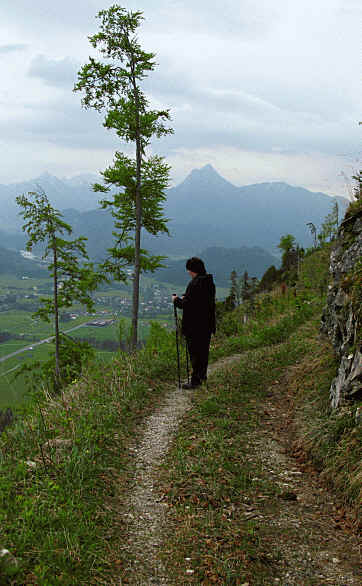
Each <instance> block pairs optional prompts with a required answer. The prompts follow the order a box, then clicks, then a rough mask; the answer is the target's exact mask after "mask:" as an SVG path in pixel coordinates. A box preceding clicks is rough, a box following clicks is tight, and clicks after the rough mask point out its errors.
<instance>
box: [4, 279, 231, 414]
mask: <svg viewBox="0 0 362 586" xmlns="http://www.w3.org/2000/svg"><path fill="white" fill-rule="evenodd" d="M187 282H188V275H185V287H186V284H187ZM51 286H52V282H51V279H50V278H42V279H39V278H22V277H16V276H14V275H6V274H2V275H0V333H2V334H4V333H6V338H5V339H4V341H3V342H0V359H1V358H4V357H6V356H8V355H9V354H12V353H13V352H16V351H18V350H20V349H22V348H24V349H25V348H27V349H26V350H24V352H22V353H19V354H17V355H16V356H13V357H10V358H7V359H6V360H4V361H3V362H0V409H4V408H5V407H14V406H16V405H21V404H22V403H23V402H24V398H25V397H26V384H25V378H24V375H20V376H19V377H17V378H16V379H14V375H15V374H16V371H17V370H18V369H19V368H20V367H21V366H22V365H23V364H26V363H30V362H33V361H44V360H46V359H47V358H48V357H49V354H50V351H51V350H52V349H53V345H52V343H48V342H47V341H46V340H47V339H49V338H50V337H52V336H53V325H52V324H51V323H46V322H44V321H41V320H40V319H38V318H33V317H32V316H33V313H34V306H37V304H38V300H39V298H40V297H43V296H47V295H48V294H49V292H50V291H51ZM183 291H184V288H183V287H176V286H175V285H173V284H172V283H158V282H156V281H155V280H154V279H153V278H152V276H143V277H142V279H141V305H140V316H139V340H140V341H145V340H146V338H147V336H148V335H149V332H150V324H151V322H158V323H159V324H161V325H163V326H164V327H166V328H168V329H170V328H172V327H173V326H174V314H173V308H172V304H171V293H173V292H177V293H178V294H179V295H182V293H183ZM227 293H228V291H227V289H222V288H217V297H218V298H223V297H225V296H226V295H227ZM1 296H2V297H1ZM6 296H8V297H7V298H6ZM9 296H10V297H11V299H10V300H9ZM94 297H95V313H94V314H93V315H87V314H86V313H85V312H84V308H83V307H81V306H80V305H74V306H73V307H72V308H69V309H67V310H66V312H65V313H67V314H68V317H67V319H66V321H65V320H63V321H61V323H60V327H61V330H62V331H64V332H67V333H68V335H69V336H70V337H71V338H73V339H77V340H88V341H89V342H90V343H92V341H93V344H94V345H95V348H96V356H97V358H98V359H99V360H102V361H107V362H108V361H109V360H111V359H112V357H113V356H114V354H115V352H116V351H117V349H118V341H119V320H120V319H121V320H122V324H123V333H122V341H123V342H126V341H127V337H128V334H129V331H130V326H131V317H130V302H131V286H124V285H119V284H118V283H114V287H113V286H111V287H110V286H105V287H104V289H103V290H99V291H97V292H96V293H95V296H94ZM122 299H123V300H124V302H125V305H122V303H121V302H122ZM2 303H3V305H2ZM9 304H10V307H9ZM11 304H13V305H11ZM19 304H20V307H21V309H17V306H19ZM127 304H128V305H127ZM28 305H29V310H28V309H27V306H28ZM180 315H181V312H180ZM103 320H104V321H108V320H112V321H113V323H110V324H108V325H105V326H96V325H94V326H89V325H88V326H86V325H84V326H82V327H79V328H78V329H75V330H73V328H77V327H78V326H81V325H82V324H86V323H88V322H92V321H103ZM42 340H44V343H43V344H41V345H39V346H35V344H36V343H37V342H40V341H42ZM106 342H111V343H112V344H110V345H109V347H107V346H106ZM103 343H105V345H104V346H102V345H103ZM32 345H34V347H33V348H31V349H30V348H29V347H31V346H32Z"/></svg>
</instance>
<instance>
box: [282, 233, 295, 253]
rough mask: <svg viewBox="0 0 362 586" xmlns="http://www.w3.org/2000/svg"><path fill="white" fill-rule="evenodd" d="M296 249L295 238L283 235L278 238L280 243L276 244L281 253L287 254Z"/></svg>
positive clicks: (290, 235)
mask: <svg viewBox="0 0 362 586" xmlns="http://www.w3.org/2000/svg"><path fill="white" fill-rule="evenodd" d="M295 247H296V240H295V236H293V235H292V234H285V235H284V236H281V237H280V242H279V244H278V248H279V249H280V250H281V251H282V253H283V254H286V253H288V252H289V251H290V250H292V249H294V248H295Z"/></svg>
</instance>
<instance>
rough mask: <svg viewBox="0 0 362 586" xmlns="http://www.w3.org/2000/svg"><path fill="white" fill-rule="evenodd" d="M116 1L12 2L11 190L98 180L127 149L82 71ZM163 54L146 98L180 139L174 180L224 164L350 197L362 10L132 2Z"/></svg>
mask: <svg viewBox="0 0 362 586" xmlns="http://www.w3.org/2000/svg"><path fill="white" fill-rule="evenodd" d="M112 4H114V2H107V1H106V0H103V1H99V0H76V1H74V0H72V1H70V0H62V2H50V1H49V0H34V1H33V2H30V1H29V0H1V4H0V68H1V86H0V150H1V168H0V183H11V182H15V181H19V180H23V179H28V178H33V177H35V176H37V175H39V174H41V173H42V172H44V171H48V172H50V173H52V174H54V175H57V176H58V177H63V176H67V177H69V176H73V175H76V174H80V173H87V172H97V171H99V170H102V169H104V168H105V167H106V166H107V165H108V164H109V163H111V161H112V157H113V153H114V151H115V149H116V148H118V149H119V150H122V147H120V145H119V143H118V141H117V140H116V138H115V137H114V136H113V135H112V133H111V132H109V131H106V130H105V129H104V128H103V126H102V117H100V116H99V115H98V114H96V113H94V112H92V111H85V110H83V109H82V108H81V95H80V94H79V93H77V94H73V92H72V88H73V85H74V83H75V81H76V73H77V71H78V70H79V68H80V66H81V65H82V64H84V63H85V62H86V61H87V59H88V56H89V54H90V53H91V51H92V49H91V47H90V44H89V42H88V39H87V36H88V35H89V34H93V33H95V32H96V31H97V26H98V23H97V20H96V19H95V15H96V13H97V12H98V11H99V10H102V9H104V8H108V7H109V6H111V5H112ZM121 6H125V7H126V8H128V9H131V10H142V11H143V12H144V17H145V21H144V23H143V25H142V28H141V29H140V32H139V38H140V41H141V44H142V46H143V48H144V49H145V50H146V51H152V52H155V53H156V54H157V63H158V66H157V68H156V70H155V71H154V72H152V73H151V74H150V77H149V79H148V80H147V84H146V89H147V93H148V95H149V97H150V98H151V100H152V101H153V103H157V104H159V105H162V106H163V107H167V108H170V110H171V114H172V118H173V122H172V124H173V127H174V130H175V134H174V135H173V136H171V137H168V138H167V139H161V140H156V141H155V142H154V143H153V150H154V151H155V152H157V153H160V154H162V155H165V156H166V157H167V159H168V161H169V163H170V164H171V165H172V178H173V182H176V183H177V182H179V181H181V180H182V179H183V178H184V177H185V175H186V174H187V173H188V172H189V171H190V170H191V169H193V168H195V167H201V166H202V165H205V164H207V163H211V164H212V165H213V166H214V167H215V168H216V169H217V170H218V171H219V172H220V173H221V174H222V175H223V176H224V177H226V178H227V179H229V180H230V181H232V182H233V183H234V184H236V185H246V184H250V183H257V182H262V181H286V182H288V183H291V184H293V185H301V186H304V187H307V188H308V189H312V190H314V191H323V192H326V193H331V194H340V195H346V187H345V183H346V182H345V179H344V178H343V176H342V175H341V173H342V172H343V173H345V174H346V175H347V176H351V175H352V172H353V169H357V168H359V166H360V160H361V137H362V126H358V121H359V120H361V119H362V100H361V69H362V61H361V54H362V53H361V49H362V42H361V37H362V35H361V30H362V28H361V27H362V3H361V2H360V0H303V1H302V2H301V1H300V0H223V2H219V1H216V0H196V1H195V0H168V1H166V0H129V1H127V2H126V1H125V2H124V3H122V2H121Z"/></svg>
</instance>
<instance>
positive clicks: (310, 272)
mask: <svg viewBox="0 0 362 586" xmlns="http://www.w3.org/2000/svg"><path fill="white" fill-rule="evenodd" d="M330 253H331V244H329V243H328V244H325V245H324V246H323V247H322V248H318V249H310V250H309V251H308V253H307V254H306V255H305V257H304V259H303V262H302V263H301V266H300V271H299V278H298V283H297V289H298V291H299V292H301V291H309V293H310V294H313V293H314V294H318V293H319V294H320V295H321V296H323V295H325V294H326V292H327V285H328V281H329V261H330Z"/></svg>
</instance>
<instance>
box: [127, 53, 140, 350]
mask: <svg viewBox="0 0 362 586" xmlns="http://www.w3.org/2000/svg"><path fill="white" fill-rule="evenodd" d="M132 58H133V55H132ZM131 71H132V86H133V95H134V100H135V106H136V202H135V203H136V230H135V255H134V275H133V299H132V327H131V348H130V349H131V351H133V352H134V351H135V350H136V349H137V334H138V308H139V297H140V273H141V263H140V249H141V227H142V201H141V165H142V143H141V129H140V102H139V95H138V88H137V84H136V76H135V67H134V62H132V63H131Z"/></svg>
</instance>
